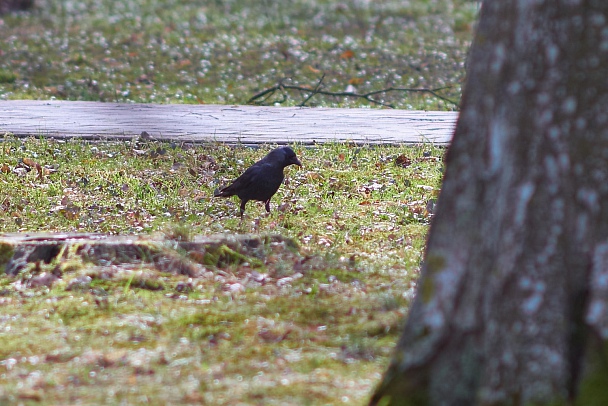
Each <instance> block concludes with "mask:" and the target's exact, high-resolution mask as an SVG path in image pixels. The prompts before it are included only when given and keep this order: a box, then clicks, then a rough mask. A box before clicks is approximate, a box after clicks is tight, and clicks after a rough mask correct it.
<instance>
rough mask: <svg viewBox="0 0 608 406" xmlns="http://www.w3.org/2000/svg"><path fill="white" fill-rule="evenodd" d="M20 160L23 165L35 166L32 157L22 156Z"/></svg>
mask: <svg viewBox="0 0 608 406" xmlns="http://www.w3.org/2000/svg"><path fill="white" fill-rule="evenodd" d="M22 162H23V163H24V164H25V165H27V166H29V167H34V166H36V162H35V161H34V160H33V159H30V158H23V160H22Z"/></svg>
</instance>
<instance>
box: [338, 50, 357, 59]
mask: <svg viewBox="0 0 608 406" xmlns="http://www.w3.org/2000/svg"><path fill="white" fill-rule="evenodd" d="M354 56H355V53H354V52H353V51H351V50H350V49H347V50H346V51H344V52H342V53H341V54H340V59H351V58H353V57H354Z"/></svg>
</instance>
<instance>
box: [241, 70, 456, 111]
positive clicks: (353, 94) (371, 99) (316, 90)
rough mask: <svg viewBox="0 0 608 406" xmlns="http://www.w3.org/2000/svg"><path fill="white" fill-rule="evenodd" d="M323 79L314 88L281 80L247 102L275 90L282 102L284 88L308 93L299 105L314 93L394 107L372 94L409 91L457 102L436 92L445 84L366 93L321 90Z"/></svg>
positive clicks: (262, 98)
mask: <svg viewBox="0 0 608 406" xmlns="http://www.w3.org/2000/svg"><path fill="white" fill-rule="evenodd" d="M324 79H325V74H323V76H321V79H319V82H318V83H317V85H316V86H315V87H314V88H311V87H309V86H299V85H286V84H284V83H283V81H280V82H279V83H277V84H276V85H275V86H272V87H269V88H268V89H264V90H262V91H261V92H259V93H256V94H255V95H253V96H252V97H251V98H250V99H249V100H247V104H257V105H263V104H264V103H265V102H266V101H267V100H268V99H270V98H271V97H272V96H273V95H274V94H275V93H276V92H277V91H279V92H281V94H282V96H283V97H282V99H281V100H279V101H276V103H279V104H280V103H283V102H285V101H286V100H287V93H286V90H295V91H299V92H304V93H308V95H307V96H306V98H305V99H304V101H302V103H300V104H299V105H298V106H299V107H304V106H305V105H306V103H308V101H309V100H310V99H311V98H312V97H313V96H315V95H317V94H320V95H324V96H338V97H340V96H341V97H355V98H362V99H365V100H367V101H369V102H370V103H373V104H378V105H380V106H384V107H390V108H392V109H394V108H395V106H393V105H392V104H389V103H385V102H383V101H381V100H377V99H376V98H374V96H376V95H378V94H382V93H388V92H410V93H412V92H413V93H428V94H431V95H433V96H435V97H436V98H438V99H441V100H443V101H445V102H448V103H450V104H453V105H454V106H456V107H458V103H457V102H455V101H453V100H450V99H449V98H447V97H444V96H442V95H441V94H439V93H438V92H440V91H441V90H445V89H448V88H449V87H450V86H445V87H439V88H435V89H428V88H409V87H392V86H391V87H387V88H385V89H381V90H374V91H371V92H367V93H357V92H346V91H344V92H330V91H328V90H323V89H322V83H323V80H324Z"/></svg>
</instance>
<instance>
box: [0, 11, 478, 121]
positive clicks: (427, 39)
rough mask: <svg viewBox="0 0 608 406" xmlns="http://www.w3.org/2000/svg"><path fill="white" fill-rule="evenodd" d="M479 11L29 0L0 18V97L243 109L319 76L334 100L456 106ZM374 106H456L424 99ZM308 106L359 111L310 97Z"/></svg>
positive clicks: (290, 97) (292, 99) (282, 97)
mask: <svg viewBox="0 0 608 406" xmlns="http://www.w3.org/2000/svg"><path fill="white" fill-rule="evenodd" d="M477 10H478V3H477V2H475V1H470V0H415V1H401V0H390V1H382V2H365V1H354V2H336V1H331V0H316V1H311V0H289V1H281V2H277V1H272V2H271V1H260V2H246V1H243V0H229V1H209V2H203V3H201V2H198V1H192V0H189V1H181V0H180V1H177V0H145V1H135V0H129V1H121V2H116V1H112V0H82V1H78V2H75V1H71V0H69V1H60V2H56V1H50V0H38V1H37V7H36V8H35V9H34V10H33V11H32V12H30V13H17V14H11V15H4V16H1V17H0V19H1V20H0V21H1V22H2V23H1V24H0V37H2V38H5V39H6V40H5V41H2V42H1V43H0V56H1V58H0V99H50V98H56V99H62V100H94V101H112V102H114V101H115V102H144V103H145V102H154V103H216V104H217V103H219V104H243V103H245V102H246V101H247V100H248V99H249V98H250V97H252V96H253V95H254V94H256V93H257V92H259V91H260V90H263V89H266V88H269V87H271V86H273V85H275V84H277V83H278V82H280V81H284V82H285V83H288V84H297V85H304V86H311V87H314V86H316V84H317V83H318V81H319V79H320V78H321V76H322V75H325V79H324V82H323V84H324V88H325V90H329V91H333V92H339V91H344V90H345V89H346V88H347V87H348V86H352V87H353V89H355V90H357V91H358V92H360V93H365V92H369V91H376V90H380V89H385V88H388V87H391V86H392V87H407V88H431V89H432V88H442V89H443V90H441V91H439V93H440V94H441V95H442V96H444V97H447V98H450V99H452V100H455V101H458V100H459V99H460V94H461V84H462V81H463V78H464V63H465V58H466V54H467V49H468V46H469V43H470V39H471V27H472V26H473V24H474V19H475V16H476V14H477ZM351 90H352V89H351ZM304 99H305V95H302V94H297V93H285V94H277V95H276V96H274V97H273V98H271V99H269V100H267V103H268V104H274V103H277V104H282V105H297V104H299V103H300V102H302V100H304ZM379 100H380V101H382V102H384V103H390V104H393V105H395V106H396V107H398V108H403V109H419V110H451V109H454V108H455V106H454V105H453V104H450V103H446V102H445V101H443V100H441V99H439V98H437V97H434V96H432V95H430V94H420V93H403V92H391V93H385V94H383V95H380V96H379ZM309 105H313V106H314V105H321V106H329V107H331V106H333V107H360V106H369V102H368V101H365V100H363V99H349V98H343V97H324V98H321V97H320V96H315V97H314V98H313V99H312V100H310V101H309Z"/></svg>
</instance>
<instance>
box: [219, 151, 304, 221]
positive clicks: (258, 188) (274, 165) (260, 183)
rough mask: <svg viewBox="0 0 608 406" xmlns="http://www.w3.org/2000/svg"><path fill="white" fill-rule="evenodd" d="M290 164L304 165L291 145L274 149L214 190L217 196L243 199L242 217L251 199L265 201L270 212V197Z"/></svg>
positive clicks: (277, 187)
mask: <svg viewBox="0 0 608 406" xmlns="http://www.w3.org/2000/svg"><path fill="white" fill-rule="evenodd" d="M289 165H298V166H302V164H301V163H300V161H299V160H298V157H297V156H296V153H295V152H293V150H292V149H291V148H289V147H281V148H277V149H273V150H272V151H270V152H269V153H268V155H266V156H265V157H264V158H262V159H260V160H259V161H257V162H256V163H254V164H253V165H252V166H250V167H249V168H247V170H246V171H245V172H244V173H243V174H242V175H241V176H239V177H238V178H237V179H236V180H235V181H234V182H232V184H230V185H229V186H226V187H224V188H221V189H219V190H218V189H216V190H215V192H213V195H214V196H215V197H230V196H234V195H237V196H238V197H239V198H240V199H241V217H243V213H245V205H246V204H247V202H248V201H250V200H259V201H261V202H264V204H265V207H266V211H267V212H268V213H270V199H271V198H272V196H274V194H275V193H276V192H277V190H279V186H281V183H282V182H283V178H284V175H283V169H285V167H286V166H289Z"/></svg>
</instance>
